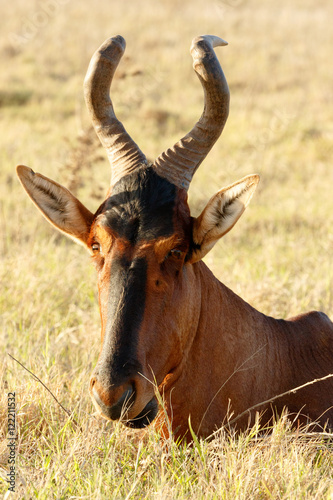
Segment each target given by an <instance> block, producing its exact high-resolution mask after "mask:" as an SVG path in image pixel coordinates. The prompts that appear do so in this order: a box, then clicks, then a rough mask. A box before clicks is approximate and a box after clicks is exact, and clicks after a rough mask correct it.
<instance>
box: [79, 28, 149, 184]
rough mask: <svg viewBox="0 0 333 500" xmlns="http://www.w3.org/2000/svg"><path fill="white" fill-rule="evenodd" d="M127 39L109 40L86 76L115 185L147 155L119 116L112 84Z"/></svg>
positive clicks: (86, 91)
mask: <svg viewBox="0 0 333 500" xmlns="http://www.w3.org/2000/svg"><path fill="white" fill-rule="evenodd" d="M125 47H126V42H125V40H124V39H123V37H121V36H119V35H118V36H115V37H113V38H110V39H108V40H106V41H105V42H104V43H103V44H102V45H101V46H100V48H99V49H98V50H97V51H96V52H95V54H94V55H93V57H92V58H91V61H90V64H89V68H88V71H87V74H86V77H85V80H84V97H85V101H86V105H87V108H88V112H89V114H90V117H91V120H92V123H93V125H94V128H95V131H96V133H97V135H98V137H99V139H100V141H101V143H102V145H103V146H104V148H105V149H106V152H107V155H108V158H109V161H110V164H111V187H112V186H114V184H115V183H116V182H117V181H118V180H119V179H121V177H123V176H124V175H127V174H130V173H131V172H133V171H134V170H136V169H137V168H138V167H139V166H141V165H142V164H147V159H146V157H145V155H144V154H143V153H142V151H141V150H140V149H139V147H138V146H137V144H136V143H135V142H134V141H133V140H132V139H131V137H130V136H129V134H128V133H127V132H126V130H125V128H124V127H123V125H122V123H121V122H120V121H119V120H118V119H117V117H116V115H115V112H114V110H113V106H112V102H111V99H110V86H111V83H112V79H113V75H114V73H115V71H116V68H117V66H118V64H119V61H120V59H121V57H122V55H123V53H124V51H125Z"/></svg>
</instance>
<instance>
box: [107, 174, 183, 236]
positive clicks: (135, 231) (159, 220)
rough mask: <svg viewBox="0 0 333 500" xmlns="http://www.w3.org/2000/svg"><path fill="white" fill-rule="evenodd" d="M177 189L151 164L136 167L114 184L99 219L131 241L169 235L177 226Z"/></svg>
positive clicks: (118, 234)
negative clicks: (156, 171) (139, 167)
mask: <svg viewBox="0 0 333 500" xmlns="http://www.w3.org/2000/svg"><path fill="white" fill-rule="evenodd" d="M177 191H178V190H177V188H176V186H174V185H173V184H171V183H170V182H169V181H167V180H166V179H164V178H162V177H160V176H159V175H157V174H156V173H155V172H154V170H153V169H152V168H151V167H148V168H147V167H145V168H141V169H138V170H136V171H135V172H133V173H132V174H129V175H127V176H125V177H123V178H122V179H121V180H120V181H119V182H118V183H117V184H116V185H115V186H114V188H113V190H112V194H111V196H110V197H109V198H108V199H107V200H106V201H105V203H104V204H103V205H102V207H101V213H100V215H99V217H98V222H99V224H100V225H101V226H103V227H105V228H108V229H110V230H111V231H112V232H114V233H115V234H116V235H117V236H118V237H120V238H124V239H126V240H129V241H131V242H132V243H135V242H136V241H139V240H145V241H149V240H153V239H155V238H159V237H161V236H164V237H167V236H171V235H172V234H173V233H174V231H175V229H176V228H175V211H176V207H177Z"/></svg>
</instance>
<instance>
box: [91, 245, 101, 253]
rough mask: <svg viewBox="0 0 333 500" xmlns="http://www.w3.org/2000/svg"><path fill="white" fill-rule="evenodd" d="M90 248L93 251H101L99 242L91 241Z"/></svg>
mask: <svg viewBox="0 0 333 500" xmlns="http://www.w3.org/2000/svg"><path fill="white" fill-rule="evenodd" d="M91 250H92V251H93V252H94V253H97V252H100V251H101V247H100V244H99V243H93V244H92V245H91Z"/></svg>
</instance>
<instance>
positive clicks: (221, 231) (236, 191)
mask: <svg viewBox="0 0 333 500" xmlns="http://www.w3.org/2000/svg"><path fill="white" fill-rule="evenodd" d="M258 182H259V175H248V176H247V177H244V178H243V179H241V180H240V181H237V182H235V183H234V184H231V186H228V187H225V188H223V189H221V190H220V191H219V192H218V193H216V194H215V195H214V196H213V197H212V198H211V199H210V200H209V202H208V204H207V206H206V207H205V208H204V210H203V212H202V213H201V215H200V216H199V217H198V218H197V219H194V224H193V234H192V238H193V251H192V255H191V257H190V259H189V262H191V263H192V264H193V263H194V262H197V261H198V260H200V259H202V258H203V257H204V256H205V255H206V253H208V252H209V250H210V249H211V248H213V246H214V245H215V243H216V242H217V240H219V239H220V238H221V237H222V236H224V235H225V234H226V233H227V232H228V231H230V229H231V228H232V227H233V226H234V225H235V224H236V222H237V221H238V219H239V218H240V216H241V215H242V213H243V212H244V210H245V208H246V207H247V205H248V204H249V202H250V200H251V198H252V195H253V193H254V191H255V189H256V187H257V185H258Z"/></svg>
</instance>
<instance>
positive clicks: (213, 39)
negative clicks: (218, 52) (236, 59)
mask: <svg viewBox="0 0 333 500" xmlns="http://www.w3.org/2000/svg"><path fill="white" fill-rule="evenodd" d="M205 42H206V43H208V44H209V45H210V46H211V47H212V48H214V47H223V46H225V45H228V42H227V41H226V40H223V38H220V37H219V36H215V35H200V36H196V37H195V38H193V40H192V45H191V49H190V52H192V50H195V49H196V48H197V47H198V46H199V45H200V44H201V43H205Z"/></svg>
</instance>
